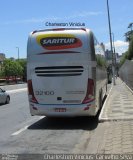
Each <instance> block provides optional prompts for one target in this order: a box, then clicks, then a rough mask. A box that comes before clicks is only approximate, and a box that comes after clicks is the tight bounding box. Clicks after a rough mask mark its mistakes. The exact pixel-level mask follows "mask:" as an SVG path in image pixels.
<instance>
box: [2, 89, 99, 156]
mask: <svg viewBox="0 0 133 160" xmlns="http://www.w3.org/2000/svg"><path fill="white" fill-rule="evenodd" d="M9 93H10V96H11V102H10V104H7V105H1V106H0V153H11V154H15V153H16V154H24V153H25V154H26V153H27V154H29V153H34V154H39V153H42V154H44V153H50V154H52V153H54V154H56V153H66V154H68V153H76V152H79V151H80V152H81V153H82V152H84V151H85V150H86V149H87V148H86V147H87V143H88V142H89V141H90V139H91V137H93V134H94V133H95V135H96V132H98V131H97V128H98V125H99V124H98V120H97V119H92V118H86V117H77V118H47V117H39V116H33V117H32V116H31V115H30V112H29V106H28V97H27V90H26V89H22V90H20V89H19V90H13V91H9ZM93 139H94V138H93ZM94 141H95V140H94Z"/></svg>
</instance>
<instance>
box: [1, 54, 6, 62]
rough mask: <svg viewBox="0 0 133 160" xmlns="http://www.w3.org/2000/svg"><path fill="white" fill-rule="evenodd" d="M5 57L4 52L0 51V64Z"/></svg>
mask: <svg viewBox="0 0 133 160" xmlns="http://www.w3.org/2000/svg"><path fill="white" fill-rule="evenodd" d="M5 59H6V56H5V54H4V53H0V64H1V63H2V62H3V61H4V60H5Z"/></svg>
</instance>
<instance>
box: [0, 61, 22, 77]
mask: <svg viewBox="0 0 133 160" xmlns="http://www.w3.org/2000/svg"><path fill="white" fill-rule="evenodd" d="M3 75H4V76H5V77H7V79H9V77H10V76H14V77H15V79H16V77H17V76H22V75H23V68H22V66H21V65H20V64H19V63H18V62H17V61H12V60H9V59H6V60H4V62H3Z"/></svg>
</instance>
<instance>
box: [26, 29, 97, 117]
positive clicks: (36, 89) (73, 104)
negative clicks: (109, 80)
mask: <svg viewBox="0 0 133 160" xmlns="http://www.w3.org/2000/svg"><path fill="white" fill-rule="evenodd" d="M90 34H91V31H90V30H89V29H82V28H81V29H80V28H73V29H70V28H68V29H65V28H64V29H62V28H61V29H48V30H40V31H34V32H32V33H31V34H30V36H29V39H28V46H27V60H28V63H27V78H28V79H27V81H28V96H29V105H30V112H31V115H45V116H58V117H59V116H89V115H91V116H94V115H96V113H97V106H96V104H95V79H93V78H92V77H93V75H92V74H93V73H92V67H93V69H95V67H96V66H94V64H93V63H92V62H91V58H90V55H91V52H92V50H91V45H90ZM93 54H95V53H93ZM94 77H95V76H94Z"/></svg>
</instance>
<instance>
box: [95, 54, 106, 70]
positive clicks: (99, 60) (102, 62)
mask: <svg viewBox="0 0 133 160" xmlns="http://www.w3.org/2000/svg"><path fill="white" fill-rule="evenodd" d="M96 61H97V64H98V65H99V66H100V67H105V66H106V60H105V58H104V57H102V56H101V55H96Z"/></svg>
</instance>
